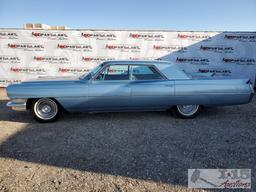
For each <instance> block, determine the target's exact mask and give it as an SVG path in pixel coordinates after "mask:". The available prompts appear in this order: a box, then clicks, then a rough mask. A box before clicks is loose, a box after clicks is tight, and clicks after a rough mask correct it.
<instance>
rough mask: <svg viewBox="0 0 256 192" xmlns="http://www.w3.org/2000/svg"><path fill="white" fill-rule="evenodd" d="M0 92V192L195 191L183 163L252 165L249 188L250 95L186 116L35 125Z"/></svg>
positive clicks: (89, 118) (86, 118) (253, 157)
mask: <svg viewBox="0 0 256 192" xmlns="http://www.w3.org/2000/svg"><path fill="white" fill-rule="evenodd" d="M0 97H1V100H0V171H1V172H0V191H116V192H120V191H196V190H189V189H188V188H187V169H188V168H251V169H252V173H253V175H252V183H253V185H252V190H251V191H253V190H254V191H255V190H256V180H255V169H256V129H255V128H256V121H255V117H256V105H255V104H256V100H255V99H254V100H253V102H252V103H250V104H248V105H241V106H231V107H222V108H211V109H205V110H204V112H203V113H202V114H201V115H200V116H198V117H197V118H196V119H193V120H182V119H177V118H175V117H173V116H172V115H170V113H169V112H135V113H102V114H64V115H63V116H62V118H61V119H60V121H58V122H56V123H51V124H39V123H37V122H35V121H34V120H32V119H31V117H30V115H29V113H28V112H15V111H11V110H10V109H8V108H7V107H5V104H6V102H7V97H6V95H5V90H4V89H2V90H1V91H0ZM200 191H203V190H200ZM228 191H231V190H228ZM236 191H237V190H236ZM247 191H248V190H247Z"/></svg>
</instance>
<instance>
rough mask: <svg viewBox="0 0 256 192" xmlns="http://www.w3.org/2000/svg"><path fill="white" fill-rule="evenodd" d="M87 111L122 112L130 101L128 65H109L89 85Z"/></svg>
mask: <svg viewBox="0 0 256 192" xmlns="http://www.w3.org/2000/svg"><path fill="white" fill-rule="evenodd" d="M88 99H89V109H90V110H92V111H112V110H124V109H125V108H127V107H129V104H130V99H131V87H130V73H129V66H128V65H121V64H110V65H106V66H105V68H104V69H103V70H102V71H101V72H100V73H99V74H98V75H97V76H96V77H95V78H93V79H92V80H91V82H90V84H89V97H88Z"/></svg>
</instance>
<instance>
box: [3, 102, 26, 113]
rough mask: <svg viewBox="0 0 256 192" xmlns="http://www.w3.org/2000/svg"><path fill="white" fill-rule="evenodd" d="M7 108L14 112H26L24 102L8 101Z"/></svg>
mask: <svg viewBox="0 0 256 192" xmlns="http://www.w3.org/2000/svg"><path fill="white" fill-rule="evenodd" d="M6 106H7V107H11V108H12V110H15V111H26V109H27V108H26V101H9V102H8V103H7V104H6Z"/></svg>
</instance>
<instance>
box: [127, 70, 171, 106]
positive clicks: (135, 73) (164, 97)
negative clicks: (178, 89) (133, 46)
mask: <svg viewBox="0 0 256 192" xmlns="http://www.w3.org/2000/svg"><path fill="white" fill-rule="evenodd" d="M130 70H131V79H132V82H131V97H132V103H131V105H132V107H133V108H139V109H148V108H169V107H170V106H171V105H172V104H173V103H172V97H173V96H174V81H172V80H168V79H166V78H165V77H164V76H163V75H162V74H161V73H160V72H159V71H158V70H157V69H156V68H155V67H154V66H151V65H131V67H130Z"/></svg>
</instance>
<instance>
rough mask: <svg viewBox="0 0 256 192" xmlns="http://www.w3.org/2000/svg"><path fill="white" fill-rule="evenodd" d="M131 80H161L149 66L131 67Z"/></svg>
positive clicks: (159, 75)
mask: <svg viewBox="0 0 256 192" xmlns="http://www.w3.org/2000/svg"><path fill="white" fill-rule="evenodd" d="M132 79H133V80H154V79H163V77H162V76H161V74H159V73H158V72H157V71H156V70H155V68H154V67H151V66H140V65H134V66H132Z"/></svg>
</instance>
